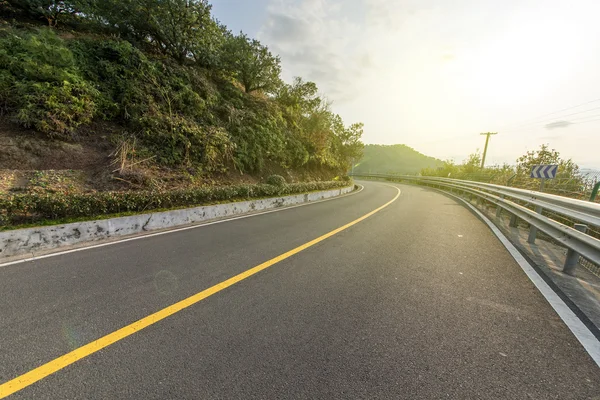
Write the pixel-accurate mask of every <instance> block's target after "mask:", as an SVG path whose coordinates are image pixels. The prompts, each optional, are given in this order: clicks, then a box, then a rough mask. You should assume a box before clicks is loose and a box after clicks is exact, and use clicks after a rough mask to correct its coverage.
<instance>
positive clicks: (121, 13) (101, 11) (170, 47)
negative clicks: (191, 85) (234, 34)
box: [90, 0, 225, 66]
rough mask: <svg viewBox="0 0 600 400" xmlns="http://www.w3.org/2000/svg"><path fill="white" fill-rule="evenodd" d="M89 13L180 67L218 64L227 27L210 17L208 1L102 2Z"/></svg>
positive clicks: (100, 21) (97, 3) (114, 0)
mask: <svg viewBox="0 0 600 400" xmlns="http://www.w3.org/2000/svg"><path fill="white" fill-rule="evenodd" d="M93 3H94V5H93V7H92V8H91V9H90V14H92V15H93V16H94V17H95V18H96V19H97V21H98V22H99V24H101V25H107V26H108V27H109V28H110V29H112V30H114V31H117V32H119V33H120V34H121V35H122V36H124V37H125V38H127V39H129V40H132V41H133V42H136V43H139V44H146V45H149V46H150V47H152V48H153V49H154V50H155V51H157V52H158V53H161V54H164V55H166V56H169V57H172V58H173V59H175V60H176V61H177V62H179V63H180V64H184V63H185V62H187V61H189V60H193V61H195V62H196V63H198V64H199V65H201V66H210V65H212V64H213V63H215V55H216V53H217V52H218V51H219V49H220V47H221V45H222V42H223V40H224V29H225V28H224V27H223V26H222V25H219V24H218V23H217V22H216V21H215V20H214V19H213V18H212V17H211V15H210V10H211V5H210V4H209V3H208V1H206V0H103V1H100V2H93Z"/></svg>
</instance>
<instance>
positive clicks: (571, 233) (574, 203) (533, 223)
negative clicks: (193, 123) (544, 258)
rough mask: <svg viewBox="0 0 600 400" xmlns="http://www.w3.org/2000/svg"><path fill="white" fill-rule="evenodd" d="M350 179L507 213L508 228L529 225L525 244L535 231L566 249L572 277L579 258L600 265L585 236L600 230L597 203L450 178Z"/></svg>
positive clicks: (599, 246) (596, 244)
mask: <svg viewBox="0 0 600 400" xmlns="http://www.w3.org/2000/svg"><path fill="white" fill-rule="evenodd" d="M354 177H358V178H375V179H385V180H391V181H399V182H408V183H415V184H419V185H425V186H430V187H433V188H437V189H440V190H445V191H450V192H452V193H454V194H457V195H459V196H461V195H462V196H463V197H465V196H469V197H471V198H473V197H474V198H476V199H477V201H478V203H479V204H481V202H482V201H486V202H488V203H491V204H493V205H495V206H496V217H500V215H501V213H502V212H508V213H510V215H511V222H510V225H511V226H517V218H519V219H522V220H523V221H526V222H527V223H528V224H529V226H530V230H529V238H528V242H529V243H535V239H536V236H537V231H538V230H540V231H542V232H544V233H545V234H547V235H548V236H550V237H551V238H552V239H553V240H554V241H556V242H558V243H559V244H560V245H562V246H564V247H566V248H567V249H568V252H567V258H566V261H565V265H564V268H563V272H565V273H567V274H571V275H572V274H573V273H574V269H575V267H576V265H577V262H578V260H579V258H580V256H581V257H583V258H585V259H587V260H589V261H590V262H591V263H593V264H595V265H596V266H598V265H600V239H599V238H596V237H593V236H591V235H589V234H588V228H589V226H593V227H600V204H597V203H592V202H587V201H583V200H576V199H571V198H568V197H562V196H557V195H553V194H547V193H542V192H537V191H533V190H525V189H518V188H513V187H507V186H501V185H494V184H490V183H480V182H473V181H463V180H459V179H450V178H438V177H429V176H411V175H385V174H367V175H358V174H357V175H354ZM544 214H551V215H552V216H555V217H559V218H550V217H549V216H548V215H544ZM570 225H572V226H570Z"/></svg>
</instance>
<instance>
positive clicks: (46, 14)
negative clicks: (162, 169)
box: [0, 0, 83, 27]
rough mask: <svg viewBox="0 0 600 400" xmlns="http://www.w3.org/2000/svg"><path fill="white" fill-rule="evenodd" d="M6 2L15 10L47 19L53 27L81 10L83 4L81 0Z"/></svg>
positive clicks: (35, 17) (12, 0) (17, 0)
mask: <svg viewBox="0 0 600 400" xmlns="http://www.w3.org/2000/svg"><path fill="white" fill-rule="evenodd" d="M6 3H7V4H8V5H9V6H10V7H11V8H12V11H13V12H14V11H16V12H20V13H22V14H23V15H24V16H25V17H27V18H30V19H33V20H45V21H46V22H47V23H48V25H49V26H53V27H55V26H57V25H58V23H59V20H60V21H62V19H64V18H67V17H69V16H71V17H72V16H74V15H76V14H78V13H79V12H81V8H82V6H83V1H80V0H7V1H6ZM0 6H2V2H0Z"/></svg>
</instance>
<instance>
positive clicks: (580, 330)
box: [443, 192, 600, 367]
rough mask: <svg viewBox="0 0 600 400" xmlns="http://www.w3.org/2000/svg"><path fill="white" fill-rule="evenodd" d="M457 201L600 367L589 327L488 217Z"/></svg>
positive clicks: (597, 345)
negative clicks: (490, 235) (486, 230)
mask: <svg viewBox="0 0 600 400" xmlns="http://www.w3.org/2000/svg"><path fill="white" fill-rule="evenodd" d="M443 193H444V194H449V193H447V192H443ZM449 195H450V196H452V197H454V198H455V199H457V200H460V201H462V202H463V203H464V204H466V205H467V206H468V207H469V208H471V210H473V211H474V212H475V213H476V214H477V215H478V216H479V217H480V218H481V219H482V220H483V221H484V222H485V223H486V224H487V225H488V226H489V227H490V229H491V230H492V232H494V234H495V235H496V236H497V237H498V239H499V240H500V242H501V243H502V244H503V245H504V247H506V250H508V252H509V253H510V254H511V256H512V257H513V258H514V259H515V261H516V262H517V264H519V266H520V267H521V269H522V270H523V272H525V274H526V275H527V277H528V278H529V279H530V280H531V281H532V282H533V284H534V285H535V286H536V287H537V289H538V290H539V291H540V293H541V294H542V296H544V298H545V299H546V301H548V303H550V305H551V306H552V308H553V309H554V311H556V313H557V314H558V316H559V317H560V318H561V319H562V320H563V322H564V323H565V325H567V327H568V328H569V329H570V330H571V332H573V335H575V337H576V338H577V340H579V343H581V345H582V346H583V348H584V349H585V350H586V351H587V352H588V354H589V355H590V356H591V357H592V359H593V360H594V361H595V362H596V365H598V366H599V367H600V341H598V339H596V336H594V334H593V333H592V332H590V330H589V329H588V327H587V326H585V325H584V323H583V322H581V320H580V319H579V317H577V315H575V313H574V312H573V310H571V309H570V308H569V306H567V304H566V303H565V302H564V301H563V300H562V299H561V298H560V296H559V295H558V294H556V292H555V291H554V290H553V289H552V288H551V287H550V286H549V285H548V284H547V283H546V281H545V280H544V279H543V278H542V277H541V276H540V275H539V274H538V272H537V271H536V270H535V269H534V268H533V267H532V266H531V264H529V262H528V261H527V259H525V257H523V255H522V254H521V253H520V252H519V251H518V250H517V249H516V248H515V246H514V245H513V244H512V243H511V242H510V240H508V238H507V237H506V236H505V235H504V234H503V233H502V231H500V229H498V227H497V226H496V225H494V223H493V222H492V221H490V219H489V218H488V217H486V216H485V215H484V214H483V213H482V212H481V211H479V210H478V209H477V208H475V207H474V206H473V205H472V204H470V203H468V202H467V201H465V200H464V199H461V198H460V197H457V196H454V195H452V194H449Z"/></svg>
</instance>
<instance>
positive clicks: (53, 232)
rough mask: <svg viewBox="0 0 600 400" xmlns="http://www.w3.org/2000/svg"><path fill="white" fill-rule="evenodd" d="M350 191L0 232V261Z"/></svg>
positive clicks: (283, 205) (348, 188)
mask: <svg viewBox="0 0 600 400" xmlns="http://www.w3.org/2000/svg"><path fill="white" fill-rule="evenodd" d="M353 189H354V185H352V186H348V187H345V188H341V189H332V190H325V191H320V192H311V193H303V194H296V195H291V196H283V197H271V198H267V199H257V200H249V201H240V202H234V203H227V204H216V205H210V206H200V207H194V208H185V209H180V210H171V211H163V212H156V213H148V214H138V215H132V216H129V217H119V218H111V219H104V220H97V221H82V222H73V223H70V224H65V225H52V226H43V227H37V228H26V229H16V230H13V231H6V232H0V260H1V259H6V258H9V257H15V256H21V255H35V253H36V252H44V251H48V250H52V249H57V248H60V247H67V246H73V245H76V244H81V243H86V242H93V241H98V240H103V239H110V238H115V237H119V236H127V235H133V234H136V233H142V232H149V231H154V230H160V229H165V228H173V227H177V226H181V225H189V224H194V223H198V222H205V221H209V220H213V219H217V218H222V217H231V216H235V215H241V214H246V213H250V212H255V211H263V210H269V209H273V208H279V207H286V206H292V205H295V204H301V203H308V202H312V201H317V200H323V199H327V198H331V197H336V196H341V195H343V194H346V193H349V192H351V191H352V190H353Z"/></svg>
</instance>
